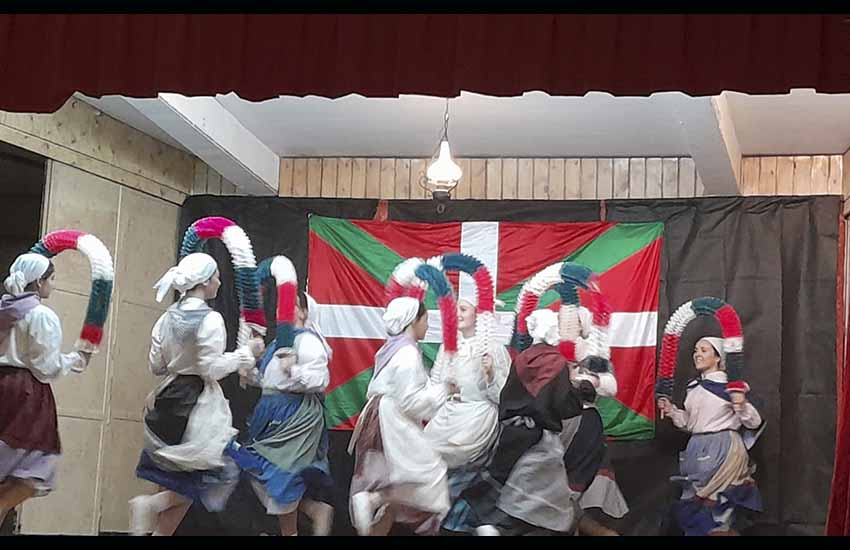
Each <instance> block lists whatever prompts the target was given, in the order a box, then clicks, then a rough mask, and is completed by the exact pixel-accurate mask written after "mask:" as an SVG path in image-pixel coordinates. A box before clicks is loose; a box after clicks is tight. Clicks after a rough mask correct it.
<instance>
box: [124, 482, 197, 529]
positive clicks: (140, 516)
mask: <svg viewBox="0 0 850 550" xmlns="http://www.w3.org/2000/svg"><path fill="white" fill-rule="evenodd" d="M191 506H192V501H191V500H189V499H187V498H186V497H183V496H181V495H178V494H177V493H175V492H173V491H160V492H159V493H156V494H155V495H140V496H137V497H135V498H133V499H131V500H130V532H131V533H132V534H133V535H146V534H148V533H151V532H152V531H156V534H158V535H160V536H162V535H165V536H170V535H172V534H173V533H174V531H175V530H176V529H177V526H178V525H180V522H181V521H182V520H183V516H185V515H186V512H188V511H189V508H190V507H191Z"/></svg>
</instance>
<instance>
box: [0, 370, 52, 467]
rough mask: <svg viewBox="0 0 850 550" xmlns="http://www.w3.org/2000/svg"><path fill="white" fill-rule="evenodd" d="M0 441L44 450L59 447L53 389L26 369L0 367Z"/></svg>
mask: <svg viewBox="0 0 850 550" xmlns="http://www.w3.org/2000/svg"><path fill="white" fill-rule="evenodd" d="M0 441H3V442H4V443H5V444H6V445H8V446H9V447H12V448H14V449H25V450H28V451H41V452H43V453H47V454H59V453H60V452H61V450H62V449H61V446H60V444H59V424H58V421H57V418H56V401H55V400H54V398H53V390H52V389H51V388H50V384H45V383H43V382H39V381H38V379H36V377H35V376H33V375H32V373H31V372H30V371H29V370H28V369H22V368H16V367H0Z"/></svg>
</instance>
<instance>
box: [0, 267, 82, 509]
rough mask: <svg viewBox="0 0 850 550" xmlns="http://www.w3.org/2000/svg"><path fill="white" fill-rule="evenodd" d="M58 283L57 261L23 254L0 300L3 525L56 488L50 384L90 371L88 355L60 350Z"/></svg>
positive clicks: (0, 502)
mask: <svg viewBox="0 0 850 550" xmlns="http://www.w3.org/2000/svg"><path fill="white" fill-rule="evenodd" d="M55 280H56V272H55V268H54V266H53V263H52V262H51V261H50V260H48V259H47V258H46V257H44V256H42V255H40V254H23V255H21V256H18V258H17V259H16V260H15V261H14V263H13V264H12V266H11V267H10V268H9V276H8V277H7V278H6V281H5V288H6V291H7V292H8V294H6V295H4V296H3V297H2V300H0V524H2V523H3V519H4V518H5V517H6V514H7V513H8V512H9V511H10V510H11V509H12V508H14V507H16V506H17V505H19V504H21V503H22V502H24V501H26V500H28V499H30V498H33V497H40V496H44V495H46V494H47V493H49V492H50V491H51V490H53V488H54V487H55V480H56V466H57V464H58V461H59V456H60V453H61V446H60V442H59V430H58V425H57V417H56V402H55V401H54V398H53V391H52V390H51V387H50V383H51V382H52V381H53V380H56V379H57V378H59V377H61V376H63V375H66V374H69V373H72V372H73V373H82V372H83V371H85V369H86V367H87V366H88V364H89V361H90V360H91V354H90V353H87V352H83V351H72V352H70V353H61V352H60V349H61V346H62V325H61V324H60V322H59V317H57V315H56V313H54V312H53V310H52V309H50V308H49V307H47V306H46V305H44V304H43V303H42V301H43V300H46V299H48V298H49V297H50V294H51V293H52V291H53V288H54V285H55Z"/></svg>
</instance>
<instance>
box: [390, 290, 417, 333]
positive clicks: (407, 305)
mask: <svg viewBox="0 0 850 550" xmlns="http://www.w3.org/2000/svg"><path fill="white" fill-rule="evenodd" d="M417 313H419V300H417V299H416V298H411V297H409V296H405V297H402V298H396V299H395V300H393V301H392V302H390V305H388V306H387V311H386V312H385V313H384V317H383V319H384V327H385V328H386V329H387V334H389V335H390V336H398V335H399V334H401V333H402V332H404V329H406V328H407V327H408V325H410V323H412V322H413V321H415V320H416V314H417Z"/></svg>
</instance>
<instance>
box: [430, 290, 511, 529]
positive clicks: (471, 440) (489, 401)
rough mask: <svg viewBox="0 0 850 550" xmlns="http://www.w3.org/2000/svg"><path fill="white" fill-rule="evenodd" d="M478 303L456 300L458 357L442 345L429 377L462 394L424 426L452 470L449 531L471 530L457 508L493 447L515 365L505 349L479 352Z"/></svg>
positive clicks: (445, 525) (498, 347) (446, 523)
mask: <svg viewBox="0 0 850 550" xmlns="http://www.w3.org/2000/svg"><path fill="white" fill-rule="evenodd" d="M477 305H478V304H477V303H476V298H475V297H469V298H463V299H460V300H459V301H458V307H457V310H458V329H459V331H460V335H459V338H458V351H457V354H456V355H455V356H454V357H452V358H450V357H449V355H448V354H446V352H445V350H444V348H443V346H440V349H439V351H438V352H437V357H436V359H435V361H434V366H433V367H432V368H431V375H430V376H431V382H432V383H433V384H441V383H447V382H453V383H454V384H456V385H457V387H458V390H459V393H458V394H456V396H455V398H454V399H450V400H448V401H446V402H445V403H443V405H442V406H441V407H440V409H439V410H438V411H437V413H436V414H435V415H434V417H433V418H432V419H431V420H430V421H429V422H428V424H427V426H425V437H426V438H427V439H428V441H429V442H430V443H431V445H432V446H433V448H434V450H435V451H437V452H438V453H439V454H440V455H441V456H442V457H443V460H444V461H445V462H446V466H447V467H448V468H449V470H448V481H449V497H450V500H451V502H452V511H450V512H449V514H448V516H447V517H446V520H445V521H444V522H443V528H444V529H447V530H449V531H460V532H471V530H472V528H471V527H470V526H468V525H465V524H463V523H462V522H461V521H460V518H461V517H462V510H455V502H456V500H457V498H458V497H459V496H460V493H461V492H462V491H463V489H465V488H466V487H467V486H468V485H469V483H471V482H472V480H473V479H474V478H475V474H476V473H477V472H478V471H479V470H480V469H481V468H482V467H483V466H484V464H485V462H486V459H487V456H488V451H489V450H490V449H491V448H492V446H493V444H494V443H495V440H496V437H497V435H498V429H499V394H500V393H501V391H502V388H503V387H504V385H505V381H506V380H507V377H508V371H509V370H510V365H511V360H510V356H509V355H508V352H507V350H506V349H505V347H504V346H502V345H499V344H497V343H493V342H492V341H491V342H490V345H489V349H487V350H480V349H479V348H480V346H479V345H478V344H479V342H477V340H476V338H478V337H477V336H476V334H475V325H476V307H477ZM482 351H484V353H483V354H482V353H481V352H482Z"/></svg>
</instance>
